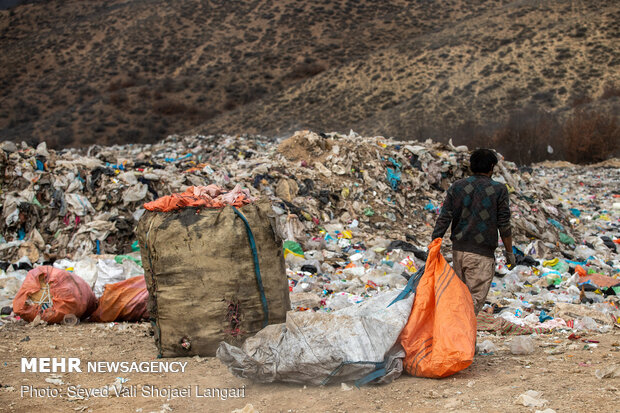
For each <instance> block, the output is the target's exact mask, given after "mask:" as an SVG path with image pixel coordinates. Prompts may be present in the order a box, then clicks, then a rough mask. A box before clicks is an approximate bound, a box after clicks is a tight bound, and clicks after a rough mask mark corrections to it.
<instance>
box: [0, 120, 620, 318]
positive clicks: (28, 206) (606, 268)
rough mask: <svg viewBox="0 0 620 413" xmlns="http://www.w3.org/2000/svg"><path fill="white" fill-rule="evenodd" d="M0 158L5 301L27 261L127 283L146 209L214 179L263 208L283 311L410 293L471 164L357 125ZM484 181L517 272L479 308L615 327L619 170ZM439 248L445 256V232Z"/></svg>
mask: <svg viewBox="0 0 620 413" xmlns="http://www.w3.org/2000/svg"><path fill="white" fill-rule="evenodd" d="M0 149H2V151H0V166H1V168H2V176H1V179H2V194H1V196H0V200H1V202H2V220H1V222H0V226H1V232H0V233H1V234H2V235H3V237H2V239H0V260H1V261H2V262H1V263H0V267H1V268H3V271H4V272H2V273H1V274H0V287H2V289H0V304H1V305H3V306H4V305H9V304H6V300H10V298H12V297H11V292H12V290H14V289H15V288H14V287H15V285H19V284H20V283H21V281H22V280H23V278H24V276H25V271H27V270H28V269H29V268H30V267H32V266H37V265H41V264H48V265H52V264H54V265H61V266H62V267H63V268H73V269H74V270H76V272H78V271H77V267H78V264H79V263H82V264H80V265H86V264H84V263H83V262H84V261H85V260H86V261H87V262H88V263H89V264H88V265H90V268H93V266H94V267H96V268H97V269H98V271H97V272H98V273H99V274H101V273H103V274H104V275H105V274H109V273H110V272H111V271H112V270H102V267H105V266H107V267H113V268H116V269H117V271H118V268H119V267H118V266H122V265H125V266H132V268H131V269H129V270H126V272H122V273H121V274H122V275H120V276H119V278H121V279H126V278H130V277H131V276H134V275H136V274H135V272H136V268H135V267H133V264H136V263H137V264H140V263H139V259H138V257H139V255H138V254H137V253H136V250H137V244H136V237H135V234H134V228H135V225H136V224H137V221H138V220H139V218H140V217H141V215H142V214H143V213H144V204H145V203H148V202H151V201H153V200H155V199H157V198H159V197H161V196H165V195H170V194H172V193H177V192H183V191H185V190H187V189H188V188H189V187H191V186H206V185H209V184H216V185H219V186H221V187H223V188H227V189H228V190H232V189H233V188H234V187H235V186H236V185H240V186H241V187H243V188H246V189H248V190H249V192H248V194H247V195H248V196H251V197H267V198H269V199H270V200H271V201H272V205H273V207H272V209H273V215H274V217H275V219H276V225H277V231H278V232H279V234H280V236H281V237H282V238H283V239H285V240H286V242H285V244H284V254H285V259H286V262H287V274H288V278H289V286H290V292H291V303H292V307H293V309H295V310H310V311H327V312H329V311H335V310H339V309H342V308H345V307H348V306H350V305H352V304H353V303H359V302H362V301H364V300H366V299H367V298H369V297H371V296H375V295H377V294H379V293H381V292H384V291H387V290H392V289H395V288H399V287H402V286H403V285H405V284H406V282H407V279H408V277H410V276H411V275H412V274H413V273H415V272H416V271H417V269H418V268H420V266H421V265H423V263H424V261H425V259H426V247H427V245H428V244H429V243H430V241H431V240H430V234H431V232H432V228H433V225H434V222H435V219H436V217H437V214H438V213H439V211H440V209H441V202H442V201H443V198H444V196H445V189H447V188H448V187H449V185H450V184H451V183H452V182H454V181H455V180H457V179H460V178H462V177H465V176H467V174H468V172H467V171H468V166H469V165H468V160H469V151H468V148H467V147H465V146H458V147H455V146H454V145H452V144H451V143H449V144H442V143H436V142H432V141H426V142H403V141H395V140H393V139H389V138H384V137H362V136H359V135H357V134H355V133H354V132H350V133H349V134H339V133H318V134H317V133H314V132H310V131H299V132H297V133H295V134H294V135H293V136H292V137H290V138H288V139H286V140H278V139H274V138H267V137H262V136H225V135H217V136H202V135H195V136H176V135H175V136H170V137H168V138H166V139H165V140H163V141H162V142H160V143H158V144H153V145H117V146H112V147H101V146H96V145H95V146H91V147H90V148H88V149H67V150H62V151H53V150H48V149H47V148H46V146H45V144H44V143H42V144H40V145H39V146H38V147H36V148H32V147H28V146H27V145H26V144H21V145H16V144H14V143H12V142H4V143H2V144H1V145H0ZM493 178H494V179H496V180H497V181H500V182H502V183H505V184H506V185H507V186H508V188H509V192H510V197H511V210H512V225H513V242H514V244H515V246H516V249H517V250H516V254H517V257H518V258H517V260H518V264H519V265H518V266H517V267H516V268H514V269H511V270H509V269H508V268H506V265H505V261H504V260H503V258H501V257H499V255H498V258H497V260H496V262H497V275H498V277H497V278H496V279H495V280H494V281H495V282H494V285H493V287H492V292H491V294H490V295H489V301H490V303H491V304H492V305H491V306H490V307H488V308H487V310H488V311H494V312H495V314H496V316H501V317H502V318H503V319H504V320H506V321H507V322H510V323H517V325H521V327H525V326H530V327H532V328H538V327H539V326H540V325H541V324H544V323H548V324H546V325H547V326H548V327H549V328H563V327H564V325H563V324H562V323H561V322H560V321H559V320H564V322H565V323H567V324H566V325H567V326H568V325H569V323H568V321H571V320H575V322H577V321H578V320H580V321H579V322H577V327H584V328H594V327H595V325H594V324H592V322H590V320H594V323H596V328H597V329H603V330H604V329H608V328H611V326H613V323H614V322H616V323H617V322H618V317H620V312H619V311H618V306H617V303H618V301H617V298H616V297H617V296H616V295H615V294H616V293H617V292H618V286H617V285H618V283H620V278H619V277H620V275H619V272H620V255H618V249H617V246H618V238H619V237H620V229H619V221H618V220H619V217H620V199H619V197H620V192H619V190H618V188H617V182H618V181H619V179H620V169H618V168H617V167H615V168H608V167H596V168H595V167H577V166H574V167H570V168H552V167H542V166H536V165H534V166H532V167H525V168H518V167H517V166H516V165H515V164H513V163H511V162H507V161H505V160H502V161H500V164H499V168H498V171H496V174H495V175H494V177H493ZM443 249H444V250H445V251H444V255H445V256H446V257H447V258H448V259H450V242H449V239H447V238H446V239H445V242H444V248H443ZM499 252H500V249H498V253H499ZM132 254H133V255H132ZM119 257H121V258H119ZM122 257H127V258H122ZM128 261H131V263H132V264H128V263H127V262H128ZM93 262H94V264H93ZM59 263H60V264H59ZM113 264H114V265H113ZM20 271H21V272H20ZM92 272H93V271H91V273H92ZM130 273H131V274H130ZM104 278H105V276H104ZM100 285H101V284H100ZM7 287H8V288H7ZM96 288H97V286H96V284H95V289H96ZM95 292H96V293H97V291H95ZM100 294H101V291H99V295H100ZM566 305H574V306H576V308H578V309H580V310H579V311H577V310H575V309H574V308H567V307H564V306H566ZM586 309H587V310H588V314H586V312H584V311H585V310H586ZM590 311H592V312H595V313H590ZM543 313H544V314H543ZM547 317H552V319H549V318H547ZM536 320H538V321H536ZM602 321H604V322H602ZM569 327H570V326H569Z"/></svg>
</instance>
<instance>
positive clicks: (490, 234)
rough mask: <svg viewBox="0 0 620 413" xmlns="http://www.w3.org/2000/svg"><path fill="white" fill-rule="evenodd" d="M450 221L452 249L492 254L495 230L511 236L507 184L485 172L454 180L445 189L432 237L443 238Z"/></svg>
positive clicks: (492, 255)
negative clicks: (497, 180)
mask: <svg viewBox="0 0 620 413" xmlns="http://www.w3.org/2000/svg"><path fill="white" fill-rule="evenodd" d="M450 224H452V228H451V232H452V233H451V235H450V240H452V248H453V249H454V250H457V251H466V252H473V253H476V254H480V255H484V256H487V257H494V256H495V255H494V252H495V248H497V231H498V230H499V232H500V234H501V236H502V237H507V236H510V235H511V229H510V201H509V198H508V190H507V189H506V186H505V185H504V184H501V183H499V182H496V181H494V180H492V179H491V178H489V177H488V176H485V175H473V176H470V177H468V178H464V179H460V180H458V181H456V182H454V183H453V184H452V185H451V186H450V188H448V192H447V195H446V199H445V201H444V203H443V206H442V208H441V213H440V214H439V217H438V218H437V222H436V223H435V229H434V230H433V235H432V239H435V238H441V237H443V235H444V234H445V233H446V230H447V229H448V227H449V226H450Z"/></svg>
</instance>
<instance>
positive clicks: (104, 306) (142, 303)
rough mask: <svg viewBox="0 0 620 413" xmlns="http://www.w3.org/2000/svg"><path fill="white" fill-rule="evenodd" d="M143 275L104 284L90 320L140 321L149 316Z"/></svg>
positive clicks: (147, 295)
mask: <svg viewBox="0 0 620 413" xmlns="http://www.w3.org/2000/svg"><path fill="white" fill-rule="evenodd" d="M148 299H149V292H148V291H147V289H146V281H144V275H138V276H137V277H133V278H129V279H127V280H125V281H121V282H117V283H114V284H106V286H105V290H103V295H102V296H101V297H100V298H99V305H98V306H97V309H96V310H95V312H94V313H93V315H92V316H91V317H90V320H91V321H96V322H110V321H140V320H144V319H148V318H149V312H148V309H147V302H148Z"/></svg>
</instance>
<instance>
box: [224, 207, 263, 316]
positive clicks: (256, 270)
mask: <svg viewBox="0 0 620 413" xmlns="http://www.w3.org/2000/svg"><path fill="white" fill-rule="evenodd" d="M231 207H232V209H233V211H235V214H237V216H238V217H239V218H241V220H242V221H243V223H244V224H245V231H246V232H247V234H248V240H249V241H250V248H251V249H252V258H253V259H254V273H255V275H256V282H257V283H258V291H259V293H260V300H261V302H262V304H263V312H264V314H265V316H264V318H263V328H264V327H267V324H269V310H268V308H267V297H266V296H265V289H264V288H263V279H262V277H261V275H260V265H259V264H258V250H257V249H256V241H255V240H254V234H253V233H252V228H250V223H249V222H248V220H247V219H246V218H245V216H244V215H243V214H242V213H241V212H240V211H239V210H238V209H237V208H235V206H233V205H231Z"/></svg>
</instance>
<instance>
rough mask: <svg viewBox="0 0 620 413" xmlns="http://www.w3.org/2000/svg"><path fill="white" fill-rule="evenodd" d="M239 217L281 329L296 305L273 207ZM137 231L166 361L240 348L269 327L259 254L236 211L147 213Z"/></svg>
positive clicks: (246, 210) (252, 207) (264, 205)
mask: <svg viewBox="0 0 620 413" xmlns="http://www.w3.org/2000/svg"><path fill="white" fill-rule="evenodd" d="M238 211H239V212H241V213H242V214H243V215H244V216H245V218H246V219H247V221H248V223H249V225H250V227H251V230H252V233H253V235H254V239H255V241H256V248H257V251H258V263H259V268H260V274H261V278H262V284H263V286H264V291H265V296H266V302H267V306H268V320H269V323H270V324H273V323H282V322H284V320H285V319H286V312H287V311H288V310H289V309H290V300H289V295H288V293H289V290H288V281H287V277H286V268H285V264H284V257H283V251H282V241H281V240H280V239H279V238H278V237H277V236H276V234H275V232H274V230H273V229H272V225H271V218H270V217H269V215H271V214H272V209H271V205H270V204H269V203H268V202H259V203H252V204H249V205H245V206H243V207H242V208H239V209H238ZM137 233H138V241H139V243H140V251H141V253H142V264H143V267H144V271H145V279H146V284H147V287H148V290H149V312H150V314H151V320H152V321H153V322H154V326H155V340H156V344H157V347H158V349H159V352H160V355H161V356H163V357H174V356H188V355H201V356H214V355H215V352H216V350H217V347H218V345H219V343H220V342H221V341H225V342H227V343H231V344H234V345H240V344H242V343H243V342H244V341H245V339H246V338H248V337H250V336H252V335H254V334H255V333H256V332H257V331H259V330H260V329H261V328H263V325H264V324H263V323H264V321H265V320H266V316H267V314H265V312H264V310H263V303H262V301H261V295H260V293H259V286H258V282H257V277H256V274H255V266H254V258H253V254H252V249H251V247H250V242H249V238H248V234H247V232H246V227H245V225H244V222H243V220H242V219H241V218H240V217H239V216H238V215H237V214H236V213H235V211H234V210H233V207H231V206H226V207H224V208H221V209H196V208H186V209H182V210H179V211H172V212H153V211H147V212H145V213H144V215H143V216H142V218H141V219H140V222H139V223H138V228H137Z"/></svg>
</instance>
